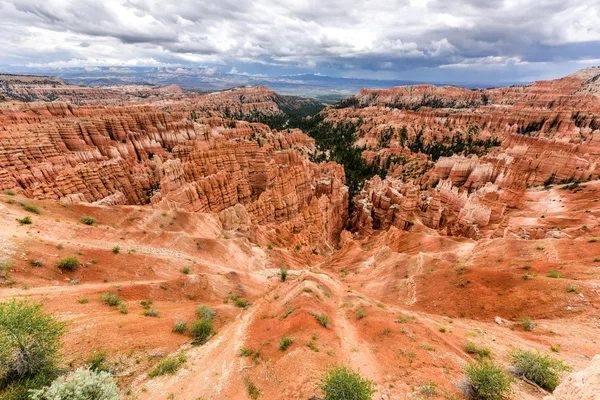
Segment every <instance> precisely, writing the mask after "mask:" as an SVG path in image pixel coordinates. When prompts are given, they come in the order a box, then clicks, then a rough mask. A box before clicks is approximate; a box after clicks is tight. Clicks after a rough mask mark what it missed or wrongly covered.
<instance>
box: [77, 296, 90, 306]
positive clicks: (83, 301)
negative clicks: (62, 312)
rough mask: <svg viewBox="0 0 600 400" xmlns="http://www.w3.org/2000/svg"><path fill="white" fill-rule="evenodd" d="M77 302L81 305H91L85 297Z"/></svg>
mask: <svg viewBox="0 0 600 400" xmlns="http://www.w3.org/2000/svg"><path fill="white" fill-rule="evenodd" d="M77 302H78V303H79V304H87V303H89V302H90V301H89V300H88V299H86V298H85V297H82V298H80V299H77Z"/></svg>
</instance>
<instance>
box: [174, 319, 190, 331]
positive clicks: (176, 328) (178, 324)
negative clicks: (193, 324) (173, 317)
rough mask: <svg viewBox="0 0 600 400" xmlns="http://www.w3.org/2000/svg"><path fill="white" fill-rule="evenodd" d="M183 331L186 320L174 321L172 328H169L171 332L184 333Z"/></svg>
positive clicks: (185, 328)
mask: <svg viewBox="0 0 600 400" xmlns="http://www.w3.org/2000/svg"><path fill="white" fill-rule="evenodd" d="M185 331H187V322H185V321H177V322H175V324H174V325H173V329H172V330H171V332H174V333H185Z"/></svg>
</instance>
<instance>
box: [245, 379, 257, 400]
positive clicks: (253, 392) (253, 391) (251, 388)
mask: <svg viewBox="0 0 600 400" xmlns="http://www.w3.org/2000/svg"><path fill="white" fill-rule="evenodd" d="M244 384H245V385H246V389H248V396H250V398H251V399H254V400H256V399H258V396H260V393H261V391H260V389H259V388H257V387H256V385H255V384H254V382H252V381H251V380H250V378H249V377H245V378H244Z"/></svg>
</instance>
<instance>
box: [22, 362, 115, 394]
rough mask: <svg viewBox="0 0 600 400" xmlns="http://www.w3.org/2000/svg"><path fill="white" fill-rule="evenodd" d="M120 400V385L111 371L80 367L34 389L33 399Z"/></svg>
mask: <svg viewBox="0 0 600 400" xmlns="http://www.w3.org/2000/svg"><path fill="white" fill-rule="evenodd" d="M56 399H60V400H118V399H119V387H118V386H117V384H116V382H115V380H114V379H113V378H112V377H111V376H110V374H109V373H107V372H104V371H92V370H86V369H82V368H80V369H78V370H76V371H75V372H73V373H72V374H70V375H68V376H65V377H60V378H58V379H56V380H55V381H54V382H52V384H51V385H50V386H48V387H45V388H43V389H40V390H34V391H32V393H31V400H56Z"/></svg>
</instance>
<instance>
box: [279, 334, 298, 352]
mask: <svg viewBox="0 0 600 400" xmlns="http://www.w3.org/2000/svg"><path fill="white" fill-rule="evenodd" d="M292 343H294V339H292V338H291V337H288V336H284V337H282V338H281V339H279V350H281V351H286V350H287V348H288V347H290V346H291V345H292Z"/></svg>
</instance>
